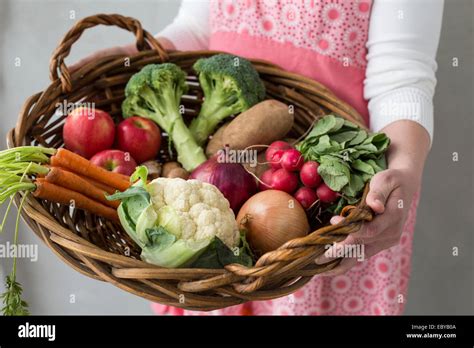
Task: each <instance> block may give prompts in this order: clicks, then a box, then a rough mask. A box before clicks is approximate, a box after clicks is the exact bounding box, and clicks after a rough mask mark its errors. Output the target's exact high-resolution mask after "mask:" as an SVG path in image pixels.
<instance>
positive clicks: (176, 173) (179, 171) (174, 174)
mask: <svg viewBox="0 0 474 348" xmlns="http://www.w3.org/2000/svg"><path fill="white" fill-rule="evenodd" d="M166 177H167V178H181V179H184V180H187V179H188V178H189V172H188V171H186V169H184V168H173V169H172V170H170V172H169V173H168V175H167V176H166Z"/></svg>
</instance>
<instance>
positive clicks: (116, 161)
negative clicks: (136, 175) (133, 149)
mask: <svg viewBox="0 0 474 348" xmlns="http://www.w3.org/2000/svg"><path fill="white" fill-rule="evenodd" d="M90 161H91V162H92V163H93V164H95V165H96V166H99V167H102V168H104V169H107V170H108V171H110V172H114V173H120V174H124V175H132V173H133V172H134V171H135V168H136V166H137V162H135V160H134V159H133V157H132V156H130V154H129V153H128V152H123V151H120V150H104V151H101V152H99V153H96V154H95V155H94V156H93V157H92V158H91V159H90Z"/></svg>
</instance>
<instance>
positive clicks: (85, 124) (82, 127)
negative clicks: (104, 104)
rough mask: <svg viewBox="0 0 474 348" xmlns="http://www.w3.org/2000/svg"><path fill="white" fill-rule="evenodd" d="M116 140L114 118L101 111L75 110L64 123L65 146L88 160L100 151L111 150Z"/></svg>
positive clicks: (90, 109)
mask: <svg viewBox="0 0 474 348" xmlns="http://www.w3.org/2000/svg"><path fill="white" fill-rule="evenodd" d="M114 138H115V125H114V121H113V119H112V117H111V116H110V115H109V114H108V113H107V112H105V111H102V110H99V109H92V108H83V107H81V108H77V109H74V110H73V111H72V112H71V113H70V114H69V115H68V116H67V118H66V122H65V123H64V128H63V139H64V145H65V146H66V148H67V149H69V150H71V151H73V152H75V153H77V154H79V155H81V156H82V157H85V158H88V159H89V158H91V157H92V156H93V155H95V154H96V153H98V152H100V151H103V150H106V149H110V148H111V147H112V145H113V143H114Z"/></svg>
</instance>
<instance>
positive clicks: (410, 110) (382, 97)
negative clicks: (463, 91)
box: [317, 0, 443, 275]
mask: <svg viewBox="0 0 474 348" xmlns="http://www.w3.org/2000/svg"><path fill="white" fill-rule="evenodd" d="M442 13H443V1H442V0H375V2H374V5H373V8H372V14H371V21H370V29H369V39H368V43H367V47H368V50H369V53H368V56H367V59H368V65H367V74H366V80H365V90H364V93H365V97H366V98H367V99H368V100H369V113H370V121H371V128H372V130H373V131H382V132H385V133H386V134H387V135H388V136H389V137H390V139H391V145H390V148H389V151H388V152H387V160H388V169H387V170H384V171H382V172H380V173H377V174H376V175H375V176H374V177H373V178H372V180H371V182H370V191H369V194H368V196H367V204H368V206H369V207H371V208H372V210H373V211H374V212H375V213H376V214H377V216H376V217H375V218H374V219H373V220H372V221H371V222H370V223H366V224H364V226H363V227H362V228H361V229H360V230H359V231H358V232H356V233H353V234H351V235H350V236H349V237H348V238H346V240H345V241H344V242H342V243H340V245H341V244H364V245H365V254H366V255H365V256H366V257H371V256H373V255H375V254H377V253H378V252H380V251H382V250H384V249H387V248H390V247H392V246H394V245H396V244H398V243H399V240H400V237H401V234H402V232H403V226H404V224H405V221H406V218H407V215H408V211H409V209H410V207H411V202H412V199H413V196H414V194H415V193H416V191H417V190H418V189H419V186H420V183H421V177H422V173H423V168H424V164H425V159H426V156H427V154H428V152H429V149H430V146H431V137H432V134H433V102H432V98H433V95H434V89H435V85H436V78H435V71H436V68H437V65H436V62H435V56H436V51H437V47H438V40H439V35H440V30H441V19H442ZM341 219H342V218H341V217H333V219H332V220H331V223H338V222H339V221H341ZM340 245H336V246H334V247H333V248H331V249H329V250H328V251H327V252H326V253H325V255H323V256H322V257H320V259H318V260H317V262H318V263H325V262H327V261H329V260H332V259H333V257H331V255H336V254H337V253H335V250H334V249H337V248H339V247H340ZM356 263H357V260H356V259H354V258H346V259H344V260H343V261H342V262H341V264H340V265H339V266H338V267H337V268H336V269H334V270H333V271H331V272H329V273H328V274H327V275H335V274H340V273H344V272H346V271H347V270H348V269H350V268H351V267H353V266H354V265H355V264H356Z"/></svg>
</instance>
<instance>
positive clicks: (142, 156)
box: [116, 116, 161, 163]
mask: <svg viewBox="0 0 474 348" xmlns="http://www.w3.org/2000/svg"><path fill="white" fill-rule="evenodd" d="M116 144H117V148H119V149H120V150H122V151H125V152H129V153H130V155H131V156H132V157H133V158H135V160H136V161H137V163H143V162H146V161H149V160H152V159H154V158H155V157H156V155H158V151H160V145H161V131H160V128H159V127H158V126H157V125H156V123H155V122H153V121H151V120H148V119H146V118H143V117H139V116H133V117H130V118H127V119H126V120H124V121H122V122H120V124H119V125H118V126H117V143H116Z"/></svg>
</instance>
